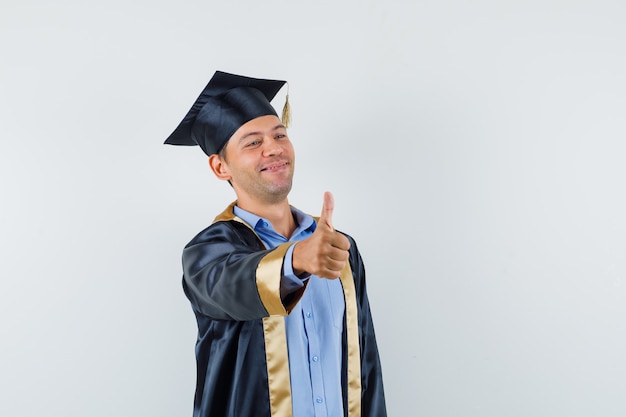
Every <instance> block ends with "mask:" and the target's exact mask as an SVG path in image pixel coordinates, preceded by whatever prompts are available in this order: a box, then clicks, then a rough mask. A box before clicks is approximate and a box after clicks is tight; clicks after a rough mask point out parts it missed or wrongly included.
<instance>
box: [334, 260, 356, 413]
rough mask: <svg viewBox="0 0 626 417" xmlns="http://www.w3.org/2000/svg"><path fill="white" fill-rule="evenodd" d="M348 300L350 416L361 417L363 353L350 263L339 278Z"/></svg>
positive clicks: (347, 337)
mask: <svg viewBox="0 0 626 417" xmlns="http://www.w3.org/2000/svg"><path fill="white" fill-rule="evenodd" d="M339 279H340V280H341V285H342V286H343V294H344V297H345V300H346V331H347V336H346V339H347V341H348V416H350V417H360V416H361V352H360V348H359V323H358V315H357V306H356V289H355V287H354V278H353V277H352V269H351V268H350V263H348V262H346V266H345V267H344V268H343V271H341V275H340V276H339Z"/></svg>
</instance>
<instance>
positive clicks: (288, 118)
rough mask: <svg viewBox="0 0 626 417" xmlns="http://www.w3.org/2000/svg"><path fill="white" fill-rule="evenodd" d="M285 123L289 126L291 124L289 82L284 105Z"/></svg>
mask: <svg viewBox="0 0 626 417" xmlns="http://www.w3.org/2000/svg"><path fill="white" fill-rule="evenodd" d="M281 121H282V122H283V125H285V127H289V125H290V124H291V106H290V105H289V84H287V96H286V97H285V105H284V106H283V117H282V118H281Z"/></svg>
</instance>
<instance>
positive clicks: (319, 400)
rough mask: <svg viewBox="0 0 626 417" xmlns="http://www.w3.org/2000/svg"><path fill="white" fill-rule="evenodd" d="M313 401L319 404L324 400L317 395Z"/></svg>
mask: <svg viewBox="0 0 626 417" xmlns="http://www.w3.org/2000/svg"><path fill="white" fill-rule="evenodd" d="M315 402H316V403H318V404H321V403H323V402H324V400H322V397H317V398H316V399H315Z"/></svg>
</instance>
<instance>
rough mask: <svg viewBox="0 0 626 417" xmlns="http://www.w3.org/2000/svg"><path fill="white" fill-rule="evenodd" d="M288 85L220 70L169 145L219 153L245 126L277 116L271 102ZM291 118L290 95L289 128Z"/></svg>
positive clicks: (286, 113)
mask: <svg viewBox="0 0 626 417" xmlns="http://www.w3.org/2000/svg"><path fill="white" fill-rule="evenodd" d="M285 83H286V81H277V80H263V79H258V78H250V77H244V76H241V75H235V74H229V73H226V72H222V71H216V72H215V74H214V75H213V77H212V78H211V80H210V81H209V83H208V84H207V86H206V87H205V88H204V90H202V93H200V96H199V97H198V98H197V99H196V102H195V103H194V104H193V106H192V107H191V109H190V110H189V112H188V113H187V115H186V116H185V117H184V118H183V120H182V122H180V124H179V125H178V127H177V128H176V130H174V132H173V133H172V134H171V135H170V136H169V137H168V138H167V139H166V140H165V143H166V144H169V145H187V146H194V145H199V146H200V148H202V150H203V151H204V153H206V154H207V155H211V154H214V153H218V152H219V151H220V150H221V149H222V148H223V147H224V145H225V144H226V142H228V139H230V137H231V136H232V135H233V134H234V133H235V131H236V130H237V129H239V127H241V125H243V124H244V123H247V122H249V121H250V120H252V119H256V118H257V117H261V116H267V115H274V116H277V114H276V110H275V109H274V107H272V105H271V104H270V101H271V100H272V99H273V98H274V96H275V95H276V94H277V93H278V91H279V90H280V89H281V88H282V86H283V85H285ZM288 119H289V94H287V101H286V102H285V108H284V109H283V118H282V122H283V124H285V126H287V125H288V123H289V120H288Z"/></svg>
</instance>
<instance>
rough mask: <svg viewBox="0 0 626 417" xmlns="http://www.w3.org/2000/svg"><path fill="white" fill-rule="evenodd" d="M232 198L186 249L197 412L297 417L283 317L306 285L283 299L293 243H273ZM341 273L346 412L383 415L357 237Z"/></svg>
mask: <svg viewBox="0 0 626 417" xmlns="http://www.w3.org/2000/svg"><path fill="white" fill-rule="evenodd" d="M234 204H235V203H233V204H231V205H230V206H229V207H228V208H227V209H226V210H225V211H224V212H223V213H222V214H220V215H219V216H218V217H217V218H216V219H215V222H214V223H213V224H212V225H211V226H209V227H208V228H206V229H205V230H203V231H202V232H200V233H199V234H198V235H197V236H195V237H194V238H193V239H192V240H191V242H189V243H188V244H187V246H186V247H185V249H184V250H183V288H184V291H185V294H186V296H187V298H188V299H189V301H190V302H191V306H192V308H193V311H194V313H195V316H196V320H197V323H198V339H197V343H196V359H197V385H196V394H195V401H194V413H193V416H194V417H209V416H210V417H222V416H223V417H226V416H228V417H270V416H271V417H291V416H292V400H291V388H290V379H289V363H288V360H287V358H288V353H287V338H286V332H285V322H284V316H286V315H287V314H289V312H290V311H291V309H292V308H293V307H294V306H295V305H296V304H297V302H298V301H299V300H300V298H301V297H302V294H303V292H304V291H305V290H306V286H305V287H304V288H302V289H300V290H298V291H296V292H295V293H292V294H290V295H289V296H288V297H287V299H285V300H281V297H280V280H281V274H282V266H283V260H284V256H285V253H286V252H287V249H288V248H289V246H290V245H293V244H295V243H296V242H288V243H285V244H282V245H279V246H278V247H276V248H274V249H271V250H267V249H266V248H265V246H264V245H263V243H262V242H261V240H260V239H259V238H258V236H257V235H256V234H255V233H254V231H253V229H252V228H250V227H249V226H248V225H247V224H246V223H245V222H244V221H243V220H241V219H240V218H238V217H236V216H235V215H234V214H233V207H234ZM346 237H347V238H348V239H349V241H350V251H349V255H350V262H349V263H348V264H346V267H345V268H344V270H343V271H342V273H341V277H340V279H341V283H342V288H343V291H344V298H345V301H346V309H345V310H346V311H345V313H344V321H343V322H344V330H343V343H342V352H343V360H342V363H343V366H342V391H343V399H344V416H346V417H384V416H386V415H387V414H386V408H385V399H384V393H383V383H382V375H381V366H380V360H379V355H378V348H377V346H376V339H375V335H374V327H373V324H372V317H371V314H370V308H369V302H368V298H367V293H366V289H365V269H364V267H363V262H362V259H361V256H360V254H359V252H358V249H357V246H356V243H355V242H354V240H353V239H352V238H351V237H350V236H347V235H346Z"/></svg>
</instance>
